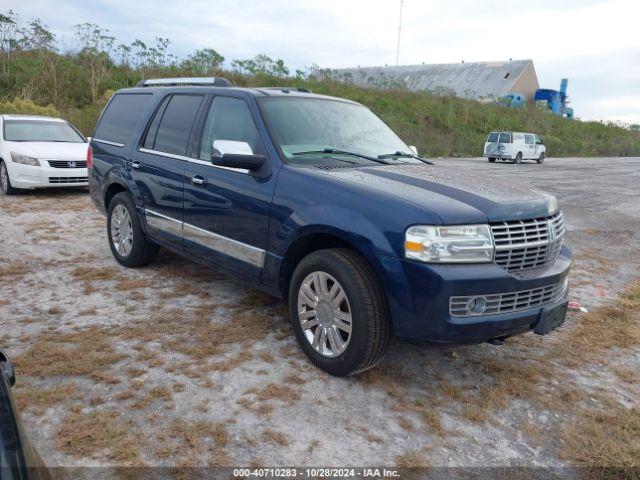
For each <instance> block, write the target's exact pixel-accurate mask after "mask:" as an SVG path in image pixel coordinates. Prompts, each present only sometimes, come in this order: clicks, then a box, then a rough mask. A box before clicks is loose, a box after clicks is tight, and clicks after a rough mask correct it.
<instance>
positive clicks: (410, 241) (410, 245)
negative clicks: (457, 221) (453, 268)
mask: <svg viewBox="0 0 640 480" xmlns="http://www.w3.org/2000/svg"><path fill="white" fill-rule="evenodd" d="M404 249H405V256H406V257H407V258H410V259H413V260H420V261H422V262H435V263H467V262H468V263H478V262H490V261H492V260H493V251H494V246H493V239H492V237H491V230H490V229H489V225H450V226H430V225H416V226H414V227H409V228H408V229H407V232H406V233H405V242H404Z"/></svg>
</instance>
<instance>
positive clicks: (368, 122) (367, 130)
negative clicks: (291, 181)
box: [261, 98, 411, 163]
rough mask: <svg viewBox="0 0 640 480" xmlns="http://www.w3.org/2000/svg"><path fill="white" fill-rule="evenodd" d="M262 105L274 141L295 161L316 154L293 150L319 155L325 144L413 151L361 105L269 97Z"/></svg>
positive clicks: (371, 152)
mask: <svg viewBox="0 0 640 480" xmlns="http://www.w3.org/2000/svg"><path fill="white" fill-rule="evenodd" d="M261 105H262V110H263V113H264V116H265V118H266V121H267V123H268V125H269V127H270V130H271V134H272V136H273V141H274V142H276V143H277V144H278V146H279V147H280V149H281V150H282V153H283V154H284V155H285V157H286V158H287V159H288V160H291V161H294V162H298V163H308V162H311V161H312V160H313V158H314V156H313V155H314V154H310V155H308V156H307V155H294V153H300V152H316V154H315V155H316V157H317V156H318V154H317V151H322V150H324V149H326V148H331V149H334V150H345V151H349V152H353V153H357V154H360V155H367V156H370V157H377V156H378V155H383V154H388V153H390V152H393V153H395V152H411V150H410V149H409V147H408V146H407V145H406V144H405V143H404V142H403V141H402V140H400V138H398V136H397V135H396V134H395V133H393V131H392V130H391V129H390V128H389V127H388V126H387V125H385V123H384V122H383V121H382V120H380V119H379V118H378V117H377V116H376V115H374V114H373V113H372V112H371V111H370V110H369V109H368V108H366V107H363V106H362V105H358V104H354V103H347V102H342V101H339V100H325V99H317V98H268V99H262V100H261ZM332 155H338V156H339V155H340V154H339V153H336V154H332ZM351 159H352V160H358V158H357V157H351ZM360 161H362V162H367V160H366V159H360Z"/></svg>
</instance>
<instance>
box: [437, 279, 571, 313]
mask: <svg viewBox="0 0 640 480" xmlns="http://www.w3.org/2000/svg"><path fill="white" fill-rule="evenodd" d="M566 294H567V280H565V281H564V282H561V283H556V284H555V285H548V286H546V287H539V288H532V289H530V290H520V291H519V292H510V293H496V294H492V295H468V296H461V297H450V298H449V313H450V314H451V316H453V317H473V316H478V315H496V314H498V313H510V312H517V311H519V310H526V309H528V308H536V307H541V306H543V305H546V304H548V303H553V302H556V301H558V300H560V299H562V298H564V296H565V295H566ZM478 298H480V299H481V301H483V302H485V308H484V310H482V311H481V312H477V313H476V312H474V311H473V309H474V305H475V304H477V303H474V300H475V299H478Z"/></svg>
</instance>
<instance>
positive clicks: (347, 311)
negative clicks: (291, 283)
mask: <svg viewBox="0 0 640 480" xmlns="http://www.w3.org/2000/svg"><path fill="white" fill-rule="evenodd" d="M298 319H299V321H300V326H301V327H302V332H303V333H304V336H305V338H306V339H307V341H308V342H309V344H310V345H311V346H312V347H313V349H314V350H315V351H316V352H317V353H319V354H320V355H322V356H323V357H328V358H335V357H338V356H340V355H341V354H342V353H343V352H344V351H345V350H346V349H347V346H348V345H349V342H350V340H351V331H352V326H353V325H352V324H353V318H352V312H351V306H350V305H349V300H348V299H347V295H346V293H345V290H344V288H343V287H342V285H340V283H339V282H338V281H337V280H336V279H335V278H334V277H332V276H331V275H329V274H328V273H326V272H319V271H317V272H312V273H310V274H309V275H307V276H306V277H305V279H304V280H303V281H302V283H301V284H300V288H299V290H298Z"/></svg>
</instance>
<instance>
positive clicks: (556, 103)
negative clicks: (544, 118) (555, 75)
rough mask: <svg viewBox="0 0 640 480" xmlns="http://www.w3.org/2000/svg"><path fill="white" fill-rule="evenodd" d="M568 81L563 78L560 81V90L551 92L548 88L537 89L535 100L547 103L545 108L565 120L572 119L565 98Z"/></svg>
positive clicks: (571, 109)
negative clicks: (565, 118)
mask: <svg viewBox="0 0 640 480" xmlns="http://www.w3.org/2000/svg"><path fill="white" fill-rule="evenodd" d="M568 83H569V81H568V80H567V79H566V78H563V79H562V80H561V81H560V90H553V89H550V88H539V89H538V90H537V91H536V96H535V100H536V101H538V100H542V101H545V102H547V108H548V109H549V110H551V112H553V113H554V114H555V115H560V116H563V117H567V118H573V108H571V107H568V106H567V104H568V103H569V100H568V97H567V84H568Z"/></svg>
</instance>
